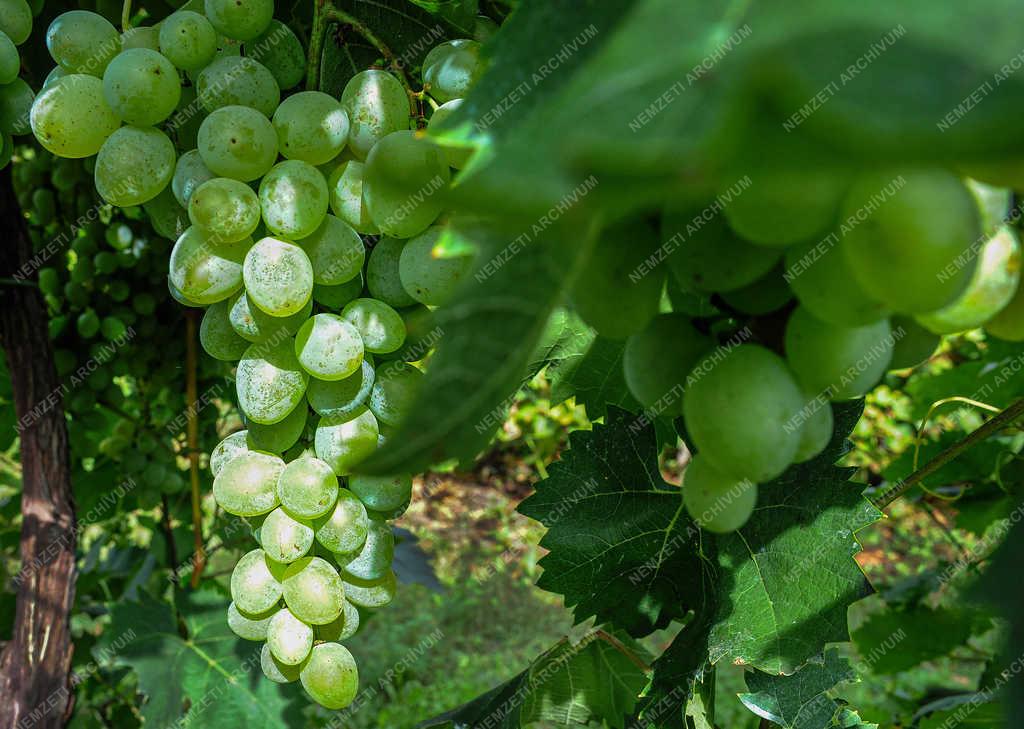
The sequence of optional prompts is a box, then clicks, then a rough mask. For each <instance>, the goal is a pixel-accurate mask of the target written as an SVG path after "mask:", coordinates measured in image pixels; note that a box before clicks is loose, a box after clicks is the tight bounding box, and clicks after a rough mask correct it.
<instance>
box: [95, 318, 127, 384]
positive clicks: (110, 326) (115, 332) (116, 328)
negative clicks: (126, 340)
mask: <svg viewBox="0 0 1024 729" xmlns="http://www.w3.org/2000/svg"><path fill="white" fill-rule="evenodd" d="M127 331H128V327H126V326H125V324H124V322H123V321H121V320H120V319H118V318H117V317H115V316H105V317H103V321H102V323H101V324H100V332H102V334H103V336H104V337H105V338H106V339H108V340H109V341H111V342H114V341H118V340H120V339H121V338H122V337H123V336H124V335H125V333H126V332H127ZM93 376H94V377H95V375H93Z"/></svg>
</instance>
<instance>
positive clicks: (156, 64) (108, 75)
mask: <svg viewBox="0 0 1024 729" xmlns="http://www.w3.org/2000/svg"><path fill="white" fill-rule="evenodd" d="M103 96H104V98H105V99H106V100H107V103H108V104H109V105H110V108H111V109H113V110H114V113H115V114H117V115H118V116H119V117H121V119H122V120H123V121H125V122H127V123H128V124H138V125H139V126H149V125H152V124H157V123H159V122H162V121H163V120H164V119H166V118H167V117H169V116H170V115H171V112H172V111H174V109H175V108H176V107H177V106H178V101H179V99H180V98H181V82H180V81H179V80H178V72H177V71H176V70H175V68H174V66H173V64H171V62H170V61H168V60H167V59H166V58H164V57H163V56H161V55H160V54H159V53H157V52H156V51H153V50H150V49H148V48H132V49H129V50H127V51H124V52H122V53H120V54H118V55H117V57H115V58H114V60H112V61H111V62H110V64H109V65H108V66H107V70H106V71H104V72H103Z"/></svg>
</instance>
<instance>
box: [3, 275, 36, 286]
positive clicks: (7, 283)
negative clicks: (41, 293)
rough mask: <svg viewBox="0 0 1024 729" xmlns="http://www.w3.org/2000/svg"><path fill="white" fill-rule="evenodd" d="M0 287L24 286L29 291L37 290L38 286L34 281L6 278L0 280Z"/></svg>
mask: <svg viewBox="0 0 1024 729" xmlns="http://www.w3.org/2000/svg"><path fill="white" fill-rule="evenodd" d="M0 286H24V287H25V288H29V289H37V288H39V284H37V283H36V282H35V281H26V280H25V279H20V278H7V277H4V278H0Z"/></svg>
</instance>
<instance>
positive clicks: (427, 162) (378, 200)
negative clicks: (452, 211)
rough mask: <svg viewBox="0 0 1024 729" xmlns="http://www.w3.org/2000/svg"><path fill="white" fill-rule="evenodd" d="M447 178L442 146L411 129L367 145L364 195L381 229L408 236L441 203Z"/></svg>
mask: <svg viewBox="0 0 1024 729" xmlns="http://www.w3.org/2000/svg"><path fill="white" fill-rule="evenodd" d="M450 179H451V171H450V169H449V168H448V161H447V159H446V158H445V157H444V154H443V153H442V151H441V150H440V149H439V148H438V147H437V146H436V145H434V144H432V143H431V142H430V141H428V140H426V139H424V138H422V137H418V136H417V135H416V133H415V132H411V131H399V132H392V133H391V134H389V135H387V136H386V137H384V138H383V139H381V140H380V141H379V142H377V144H375V145H374V146H373V149H371V150H370V153H369V155H368V156H367V158H366V168H365V169H364V171H363V199H364V200H366V207H367V209H368V210H369V211H370V217H371V218H373V222H374V223H376V224H377V227H378V228H380V230H381V232H382V233H384V234H385V235H390V236H392V237H394V238H411V237H412V236H414V235H418V234H419V233H422V232H423V231H424V230H426V229H427V227H428V226H429V225H430V224H431V223H433V222H434V221H435V220H436V219H437V217H438V215H440V214H441V211H442V210H443V208H444V198H445V192H446V190H447V187H448V183H449V181H450Z"/></svg>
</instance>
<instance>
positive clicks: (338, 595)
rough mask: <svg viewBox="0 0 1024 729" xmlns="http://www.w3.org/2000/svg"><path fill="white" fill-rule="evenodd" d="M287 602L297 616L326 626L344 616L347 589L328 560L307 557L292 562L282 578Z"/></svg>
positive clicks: (307, 621)
mask: <svg viewBox="0 0 1024 729" xmlns="http://www.w3.org/2000/svg"><path fill="white" fill-rule="evenodd" d="M282 585H283V588H284V589H283V592H284V602H285V604H286V605H287V606H288V609H289V610H291V611H292V612H293V613H294V614H295V617H297V618H298V619H299V620H302V621H303V622H305V623H310V624H312V625H326V624H327V623H330V622H332V621H333V620H335V619H336V618H337V617H338V616H339V615H341V608H342V604H343V602H344V600H345V588H344V586H343V585H342V582H341V577H339V576H338V573H337V572H336V571H335V569H334V568H333V567H332V566H331V565H330V563H329V562H327V561H326V560H323V559H321V558H320V557H303V558H302V559H300V560H298V561H296V562H292V563H291V564H290V565H288V569H287V570H285V573H284V579H283V580H282Z"/></svg>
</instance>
